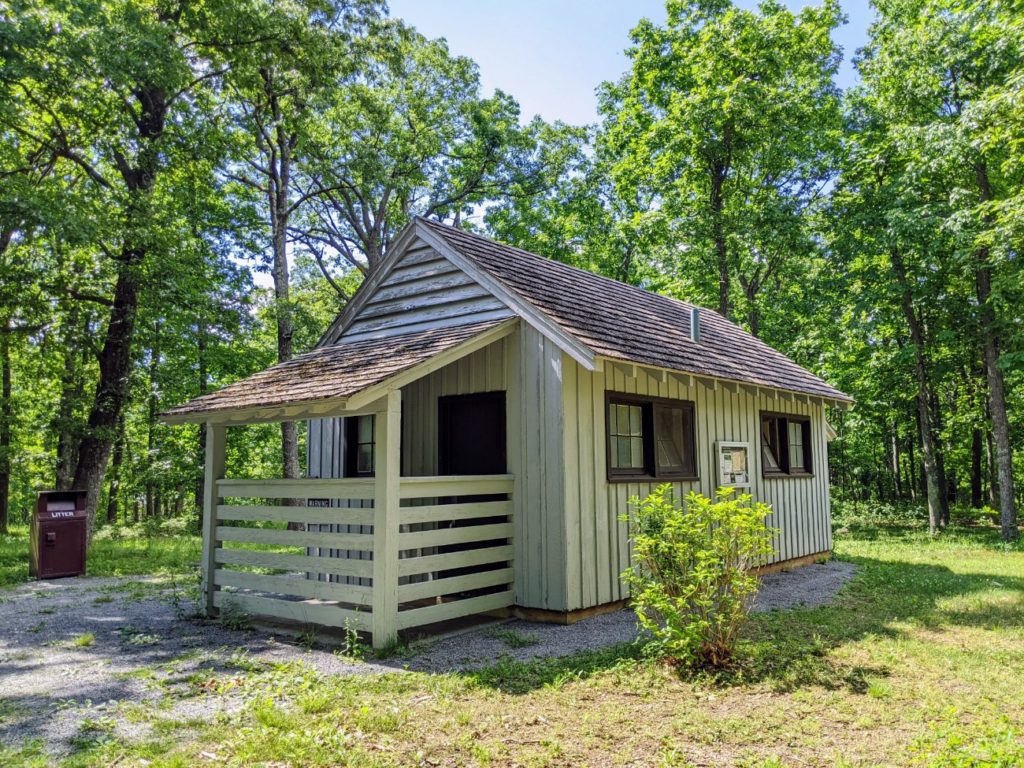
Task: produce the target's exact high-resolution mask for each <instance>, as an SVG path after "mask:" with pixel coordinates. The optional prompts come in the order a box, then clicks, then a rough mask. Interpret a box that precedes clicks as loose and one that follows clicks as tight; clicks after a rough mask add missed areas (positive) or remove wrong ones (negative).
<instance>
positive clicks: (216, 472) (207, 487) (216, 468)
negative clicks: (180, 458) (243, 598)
mask: <svg viewBox="0 0 1024 768" xmlns="http://www.w3.org/2000/svg"><path fill="white" fill-rule="evenodd" d="M226 433H227V428H226V427H223V426H219V425H216V424H211V423H210V422H207V423H206V462H205V465H204V467H203V473H204V478H203V594H204V595H205V597H206V615H207V616H213V615H214V606H213V593H214V592H215V591H216V589H217V585H216V584H214V583H213V574H214V571H215V569H216V567H217V564H216V556H215V553H216V550H217V546H218V542H217V540H216V538H215V537H216V532H217V504H218V503H220V498H219V497H218V496H217V487H216V486H217V481H218V480H220V479H221V478H223V477H224V443H225V437H226Z"/></svg>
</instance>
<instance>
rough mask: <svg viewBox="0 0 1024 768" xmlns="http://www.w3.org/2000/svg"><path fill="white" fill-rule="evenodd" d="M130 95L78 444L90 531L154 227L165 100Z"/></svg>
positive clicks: (158, 91)
mask: <svg viewBox="0 0 1024 768" xmlns="http://www.w3.org/2000/svg"><path fill="white" fill-rule="evenodd" d="M132 96H133V97H134V99H135V100H136V101H137V108H138V109H137V112H133V114H132V120H133V122H134V123H135V125H136V126H137V128H138V136H137V137H136V140H137V143H138V149H137V151H136V155H135V164H134V165H132V164H130V163H129V162H128V161H127V160H123V161H122V162H121V163H120V164H119V169H118V170H119V172H120V174H121V177H122V179H123V181H124V185H125V188H126V189H127V191H128V198H127V202H126V204H125V207H124V211H123V214H124V219H125V222H124V225H123V226H124V241H123V244H122V246H121V253H120V254H119V255H118V258H117V259H116V264H117V283H116V285H115V287H114V301H113V304H112V306H111V309H110V320H109V322H108V323H107V335H106V340H105V341H104V344H103V350H102V351H101V352H100V356H99V364H100V378H99V381H98V382H97V384H96V393H95V396H94V398H93V404H92V409H91V410H90V412H89V420H88V423H87V426H86V432H85V434H84V435H83V436H82V440H81V441H80V443H79V447H78V463H77V465H76V466H75V476H74V480H73V483H72V484H73V485H74V487H75V488H76V489H81V490H84V491H86V512H87V515H88V519H89V528H88V530H89V534H90V537H91V535H92V525H93V520H94V519H95V516H96V505H97V503H98V501H99V492H100V484H101V483H102V482H103V474H104V472H105V471H106V466H107V459H109V458H110V450H111V447H112V445H113V441H114V435H115V431H116V429H115V428H116V426H117V420H118V419H119V418H120V416H121V410H122V409H123V408H124V405H125V402H126V401H127V399H128V379H129V375H130V374H131V367H132V357H131V352H132V339H133V337H134V335H135V315H136V312H137V310H138V305H139V277H140V275H139V266H140V264H141V263H142V262H143V260H144V259H145V258H146V255H147V240H148V235H149V232H150V230H151V229H152V225H153V221H152V217H153V214H152V212H151V211H150V200H149V197H150V194H151V192H152V191H153V187H154V185H155V184H156V178H157V173H158V171H159V170H160V163H161V155H160V152H159V148H158V142H159V140H160V138H161V137H162V136H163V133H164V124H165V120H166V118H167V112H168V109H169V104H168V100H167V96H166V94H165V93H164V92H163V89H162V88H159V87H156V86H152V85H149V84H145V83H140V84H139V87H138V88H137V89H136V90H135V91H133V93H132Z"/></svg>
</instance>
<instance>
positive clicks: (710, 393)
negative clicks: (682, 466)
mask: <svg viewBox="0 0 1024 768" xmlns="http://www.w3.org/2000/svg"><path fill="white" fill-rule="evenodd" d="M561 369H562V371H563V372H564V399H563V413H564V426H565V428H564V431H563V433H562V435H563V440H564V452H565V481H566V482H565V518H566V524H565V531H566V558H567V560H566V567H565V569H564V570H565V573H566V576H567V606H566V609H567V610H576V609H580V608H589V607H591V606H595V605H601V604H603V603H609V602H613V601H616V600H621V599H624V598H626V597H628V589H627V588H626V586H625V585H624V584H623V583H622V581H621V578H620V574H621V573H622V571H624V570H625V569H626V568H627V567H628V566H629V563H630V551H629V537H628V531H627V525H626V523H625V522H623V521H622V520H621V519H620V518H621V517H622V516H623V515H625V514H627V513H628V511H629V499H630V498H632V497H634V496H638V497H641V498H643V497H644V496H646V495H647V494H649V493H650V492H651V491H653V490H654V488H656V487H657V486H658V483H657V482H629V483H609V482H608V481H607V475H606V464H607V458H606V454H605V441H606V439H607V438H606V427H605V416H606V414H605V393H606V392H627V393H631V394H639V395H652V396H657V397H667V398H672V399H677V400H692V401H693V402H694V405H695V419H696V425H695V427H696V443H697V471H698V475H699V479H698V480H696V481H692V482H674V483H673V484H672V485H673V486H674V488H675V490H676V493H677V494H679V496H680V497H683V496H685V495H686V494H687V493H689V492H690V491H691V490H696V491H699V492H700V493H702V494H704V495H707V496H710V495H711V494H713V493H714V490H715V487H716V485H717V477H716V475H717V467H716V466H715V464H714V462H715V450H716V443H717V442H718V441H739V442H745V443H748V444H749V445H750V457H751V460H752V461H753V467H752V472H751V480H752V482H751V488H750V492H751V493H752V494H753V496H754V498H756V499H758V500H760V501H764V502H767V503H768V504H770V505H771V507H772V510H773V511H772V515H771V517H770V518H769V521H768V522H769V525H771V526H772V527H774V528H777V529H778V530H779V533H778V534H777V536H776V537H775V540H774V548H775V554H774V556H773V558H772V562H780V561H783V560H791V559H793V558H796V557H802V556H804V555H810V554H816V553H819V552H825V551H827V550H829V549H831V546H832V534H831V527H830V524H829V521H830V514H829V512H830V510H829V489H828V472H827V454H826V451H827V447H826V438H825V432H824V412H823V407H822V406H821V405H820V404H807V403H805V402H802V401H801V400H798V399H785V398H783V397H779V398H775V397H774V396H769V395H766V394H764V393H761V394H759V395H757V396H755V395H753V394H751V393H749V392H747V391H746V390H744V389H743V388H739V391H738V392H732V391H730V390H729V389H726V388H724V387H721V386H718V387H716V388H715V389H713V390H712V389H709V388H707V387H705V386H704V385H703V384H700V383H699V382H697V381H696V380H693V383H692V384H691V385H690V386H687V385H686V384H685V383H683V382H680V381H679V380H678V379H676V378H674V377H672V376H667V377H665V380H664V381H660V380H658V379H655V378H653V377H651V376H649V375H648V374H647V373H645V372H644V371H643V369H642V368H639V367H638V368H637V369H636V375H635V376H629V375H627V374H626V373H625V372H624V371H622V370H621V369H620V368H618V367H616V366H614V365H605V366H604V369H603V370H601V371H588V370H586V369H585V368H583V367H582V366H580V365H579V364H577V363H576V362H575V361H574V360H572V359H571V358H569V357H568V356H563V358H562V364H561ZM761 411H773V412H780V413H793V414H797V415H805V416H809V417H810V423H811V443H812V452H813V453H812V460H813V465H812V466H813V468H814V474H813V476H811V477H799V478H796V477H794V478H772V479H765V478H763V477H761V457H760V439H759V432H760V413H761Z"/></svg>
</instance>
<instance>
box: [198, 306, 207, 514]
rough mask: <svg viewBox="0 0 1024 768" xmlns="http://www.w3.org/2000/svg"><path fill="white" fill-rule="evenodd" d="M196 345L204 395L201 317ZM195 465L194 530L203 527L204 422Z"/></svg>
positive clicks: (203, 352)
mask: <svg viewBox="0 0 1024 768" xmlns="http://www.w3.org/2000/svg"><path fill="white" fill-rule="evenodd" d="M196 331H197V334H196V347H197V352H196V354H197V357H198V368H199V395H200V396H202V395H205V394H206V391H207V387H208V382H207V373H206V325H205V323H204V322H203V320H202V318H200V320H199V321H198V322H197V323H196ZM196 443H197V445H196V467H198V468H199V473H198V475H197V478H196V496H195V504H196V532H197V533H198V532H201V531H202V528H203V491H204V483H205V478H206V473H205V472H203V462H204V461H206V423H205V422H203V423H201V424H200V425H199V436H198V439H197V441H196Z"/></svg>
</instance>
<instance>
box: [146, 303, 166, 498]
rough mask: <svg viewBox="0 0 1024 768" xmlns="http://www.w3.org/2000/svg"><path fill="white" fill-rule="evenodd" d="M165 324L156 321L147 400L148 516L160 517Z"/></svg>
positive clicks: (151, 349)
mask: <svg viewBox="0 0 1024 768" xmlns="http://www.w3.org/2000/svg"><path fill="white" fill-rule="evenodd" d="M162 327H163V323H162V322H161V321H160V320H157V321H156V325H155V327H154V329H153V343H152V345H151V348H150V350H149V397H148V398H147V400H146V516H147V517H150V518H152V517H159V513H160V510H159V509H158V508H157V507H158V501H157V497H158V493H157V487H156V481H155V474H156V473H155V472H154V466H153V465H154V456H155V454H156V429H157V418H158V417H159V415H160V399H159V397H158V393H159V389H158V387H159V383H158V382H157V372H158V371H159V368H160V331H161V330H162Z"/></svg>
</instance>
